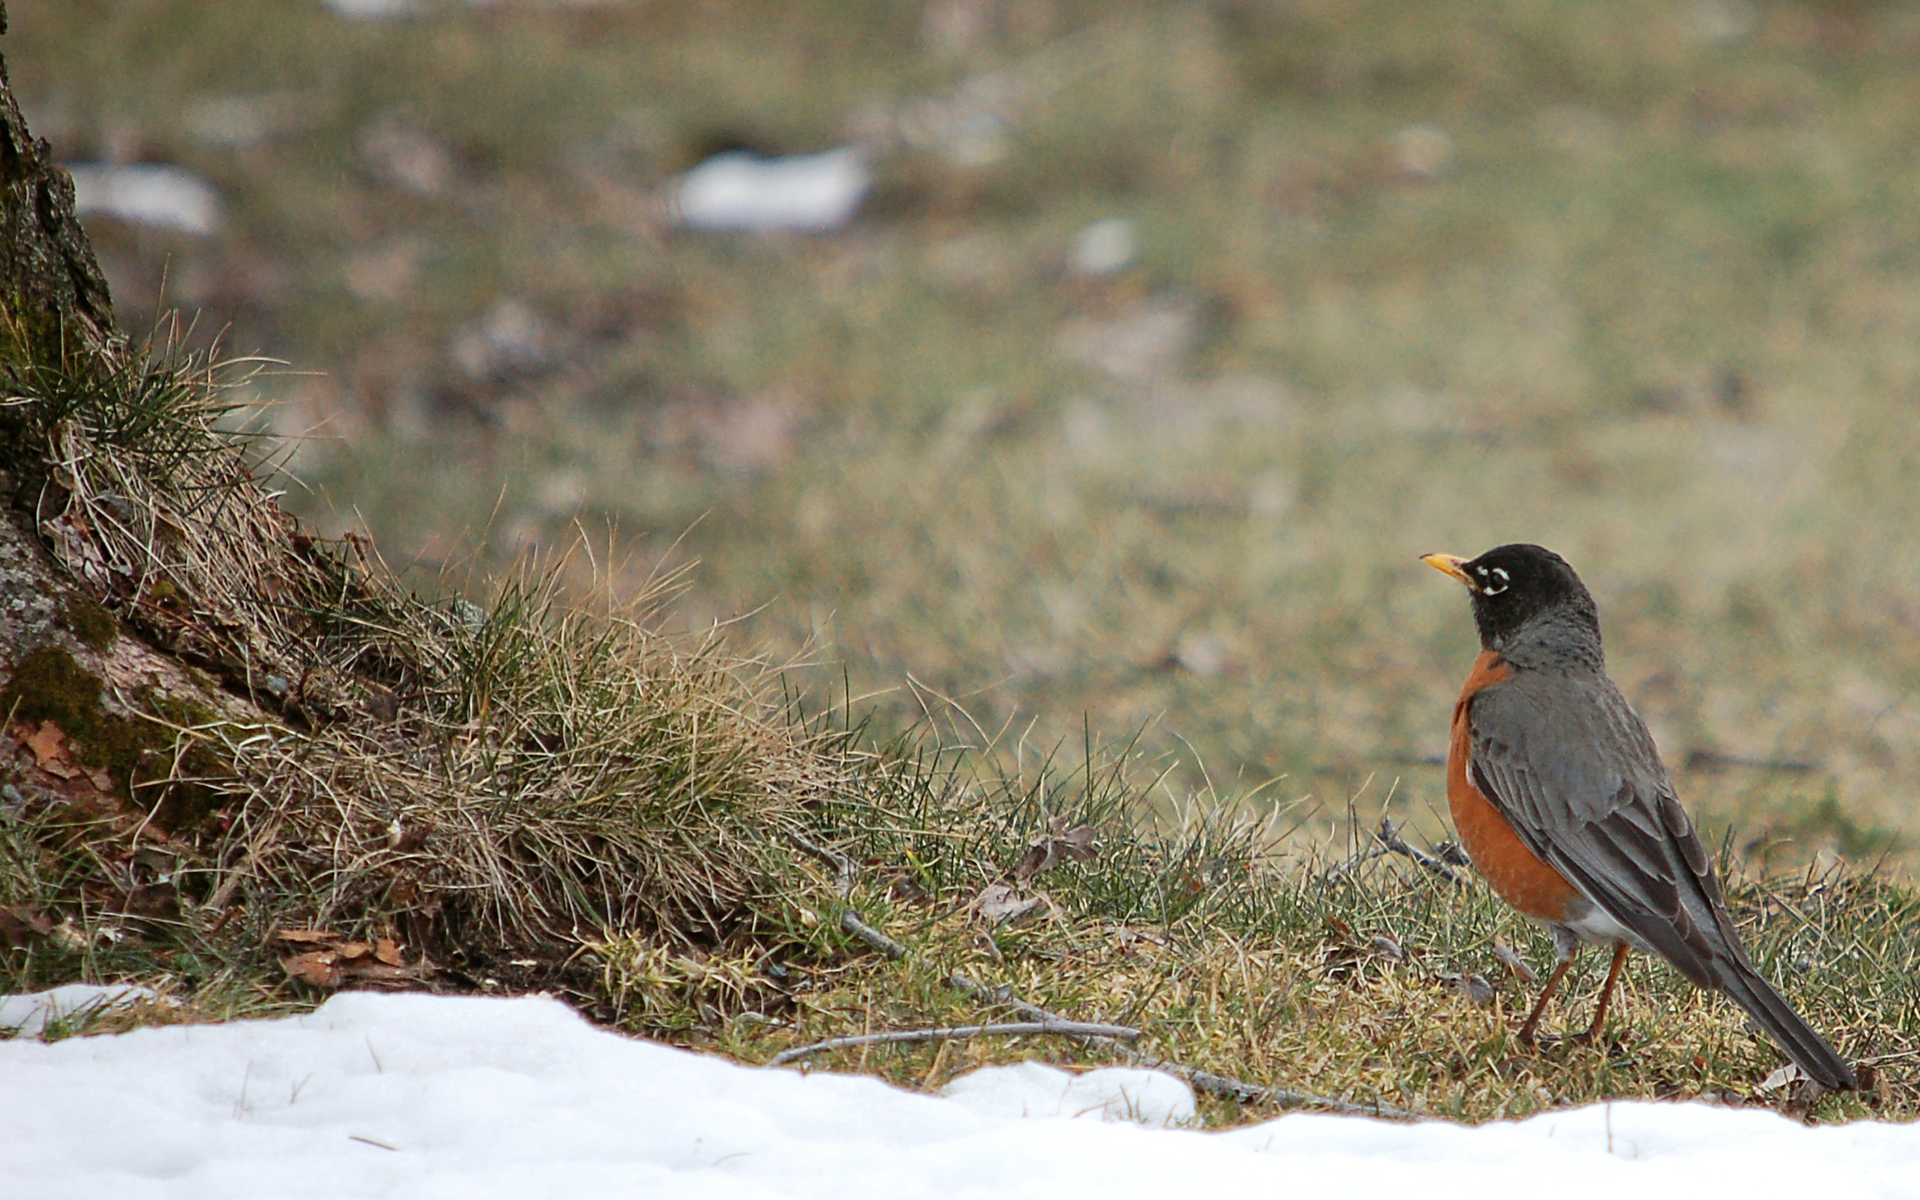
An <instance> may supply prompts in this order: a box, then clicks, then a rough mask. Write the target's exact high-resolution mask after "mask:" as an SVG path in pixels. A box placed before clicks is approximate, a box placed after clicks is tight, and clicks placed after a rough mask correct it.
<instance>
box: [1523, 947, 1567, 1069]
mask: <svg viewBox="0 0 1920 1200" xmlns="http://www.w3.org/2000/svg"><path fill="white" fill-rule="evenodd" d="M1550 928H1552V930H1553V974H1551V975H1549V976H1547V983H1546V986H1545V987H1543V988H1541V989H1540V999H1539V1001H1538V1002H1537V1003H1535V1004H1534V1006H1533V1011H1532V1012H1530V1013H1528V1014H1527V1019H1526V1020H1524V1021H1522V1022H1520V1033H1519V1038H1520V1044H1521V1045H1522V1046H1531V1045H1533V1031H1534V1029H1535V1028H1536V1027H1537V1026H1538V1025H1539V1024H1540V1014H1541V1013H1543V1012H1546V1011H1547V1001H1549V1000H1551V999H1553V991H1554V989H1555V988H1557V987H1559V986H1560V981H1561V980H1562V979H1564V978H1566V974H1567V968H1568V967H1571V966H1572V965H1573V956H1574V955H1576V954H1578V953H1580V938H1579V935H1578V934H1576V933H1574V932H1573V930H1571V929H1568V928H1567V927H1566V926H1564V925H1554V926H1551V927H1550Z"/></svg>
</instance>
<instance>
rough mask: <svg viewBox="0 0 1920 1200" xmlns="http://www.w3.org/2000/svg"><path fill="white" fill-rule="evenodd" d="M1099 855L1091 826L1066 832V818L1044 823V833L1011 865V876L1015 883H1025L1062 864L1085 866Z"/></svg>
mask: <svg viewBox="0 0 1920 1200" xmlns="http://www.w3.org/2000/svg"><path fill="white" fill-rule="evenodd" d="M1098 853H1099V851H1098V850H1097V849H1096V848H1095V847H1094V844H1093V826H1091V825H1076V826H1074V827H1073V828H1072V829H1068V828H1067V821H1066V818H1065V817H1053V818H1050V819H1049V820H1048V822H1047V832H1046V833H1045V834H1043V835H1041V836H1040V837H1038V838H1035V839H1034V841H1033V844H1032V845H1030V846H1028V847H1027V849H1026V852H1025V853H1024V854H1022V855H1021V856H1020V859H1019V861H1018V862H1016V863H1014V864H1013V870H1012V875H1013V878H1014V879H1015V881H1017V882H1019V883H1025V882H1027V881H1028V880H1029V879H1032V878H1033V877H1034V876H1036V875H1044V874H1046V873H1047V872H1048V871H1051V870H1053V868H1055V867H1057V866H1059V865H1060V864H1061V863H1062V862H1086V861H1087V860H1089V859H1091V858H1093V857H1094V856H1095V855H1096V854H1098Z"/></svg>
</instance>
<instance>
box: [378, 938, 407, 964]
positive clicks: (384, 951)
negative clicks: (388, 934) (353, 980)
mask: <svg viewBox="0 0 1920 1200" xmlns="http://www.w3.org/2000/svg"><path fill="white" fill-rule="evenodd" d="M373 956H374V957H375V958H377V959H379V960H380V961H381V962H383V963H385V964H387V965H388V966H390V967H397V966H400V965H401V959H400V944H399V943H398V942H396V941H394V940H393V939H392V938H375V939H374V940H373Z"/></svg>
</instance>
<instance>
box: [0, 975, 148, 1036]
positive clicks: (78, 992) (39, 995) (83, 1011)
mask: <svg viewBox="0 0 1920 1200" xmlns="http://www.w3.org/2000/svg"><path fill="white" fill-rule="evenodd" d="M158 998H159V997H158V996H157V995H156V994H155V993H154V991H153V989H152V988H143V987H133V986H132V985H130V984H116V985H114V986H113V987H93V986H91V985H88V984H84V983H70V984H67V985H66V986H65V987H57V988H54V989H53V990H52V991H47V992H34V993H33V994H32V995H29V996H0V1036H6V1037H38V1036H39V1035H40V1033H41V1032H42V1031H43V1030H45V1029H46V1027H47V1024H48V1023H49V1022H56V1023H57V1022H60V1021H65V1020H68V1019H70V1018H73V1017H83V1018H84V1017H86V1016H90V1015H92V1014H93V1013H94V1012H97V1011H100V1010H104V1009H109V1008H117V1007H119V1006H120V1005H123V1004H131V1003H133V1002H134V1001H137V1000H155V999H158Z"/></svg>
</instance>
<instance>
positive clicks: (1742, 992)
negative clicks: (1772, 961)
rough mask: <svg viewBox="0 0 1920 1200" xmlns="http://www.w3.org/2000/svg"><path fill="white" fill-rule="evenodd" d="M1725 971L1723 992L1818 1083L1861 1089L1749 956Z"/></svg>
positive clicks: (1836, 1054)
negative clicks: (1737, 1003) (1747, 959)
mask: <svg viewBox="0 0 1920 1200" xmlns="http://www.w3.org/2000/svg"><path fill="white" fill-rule="evenodd" d="M1724 967H1725V969H1723V970H1722V971H1721V972H1720V975H1721V978H1720V980H1719V985H1720V988H1721V990H1722V991H1724V992H1726V993H1727V995H1729V996H1732V997H1733V998H1734V999H1735V1000H1736V1001H1738V1002H1739V1004H1740V1007H1741V1008H1744V1009H1746V1010H1747V1014H1748V1015H1749V1016H1751V1017H1752V1018H1753V1019H1754V1020H1755V1021H1756V1022H1758V1023H1759V1025H1760V1027H1761V1028H1762V1029H1764V1030H1766V1031H1767V1033H1768V1034H1770V1035H1771V1036H1772V1037H1773V1040H1774V1041H1775V1042H1777V1043H1779V1046H1780V1048H1781V1049H1782V1050H1785V1051H1786V1052H1787V1057H1788V1058H1791V1059H1792V1060H1793V1061H1794V1062H1795V1063H1798V1064H1799V1066H1800V1069H1801V1070H1802V1071H1805V1072H1806V1073H1807V1074H1808V1075H1809V1076H1811V1077H1812V1078H1813V1080H1814V1082H1815V1083H1818V1084H1819V1085H1820V1086H1821V1087H1823V1088H1826V1089H1827V1090H1829V1091H1851V1090H1853V1089H1854V1088H1855V1087H1857V1086H1858V1084H1857V1082H1856V1081H1855V1080H1854V1077H1853V1068H1852V1067H1851V1066H1849V1065H1848V1064H1847V1060H1846V1059H1844V1058H1841V1057H1840V1054H1839V1052H1838V1051H1837V1050H1835V1049H1834V1048H1833V1047H1832V1046H1831V1045H1829V1044H1828V1043H1827V1039H1825V1038H1823V1037H1821V1036H1820V1035H1819V1034H1818V1033H1815V1032H1814V1030H1813V1026H1811V1025H1809V1024H1807V1023H1806V1022H1805V1021H1803V1020H1801V1018H1800V1014H1799V1013H1797V1012H1795V1011H1793V1006H1792V1005H1791V1004H1788V1003H1787V1001H1786V997H1784V996H1782V995H1781V994H1780V993H1779V992H1777V991H1775V990H1774V987H1773V985H1772V984H1770V983H1768V982H1767V981H1766V978H1765V977H1764V976H1762V975H1761V974H1760V972H1759V970H1758V969H1756V968H1755V967H1754V966H1753V964H1752V963H1751V962H1748V961H1746V955H1744V954H1743V955H1740V956H1738V958H1737V959H1736V960H1735V961H1733V962H1729V963H1726V964H1724Z"/></svg>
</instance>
